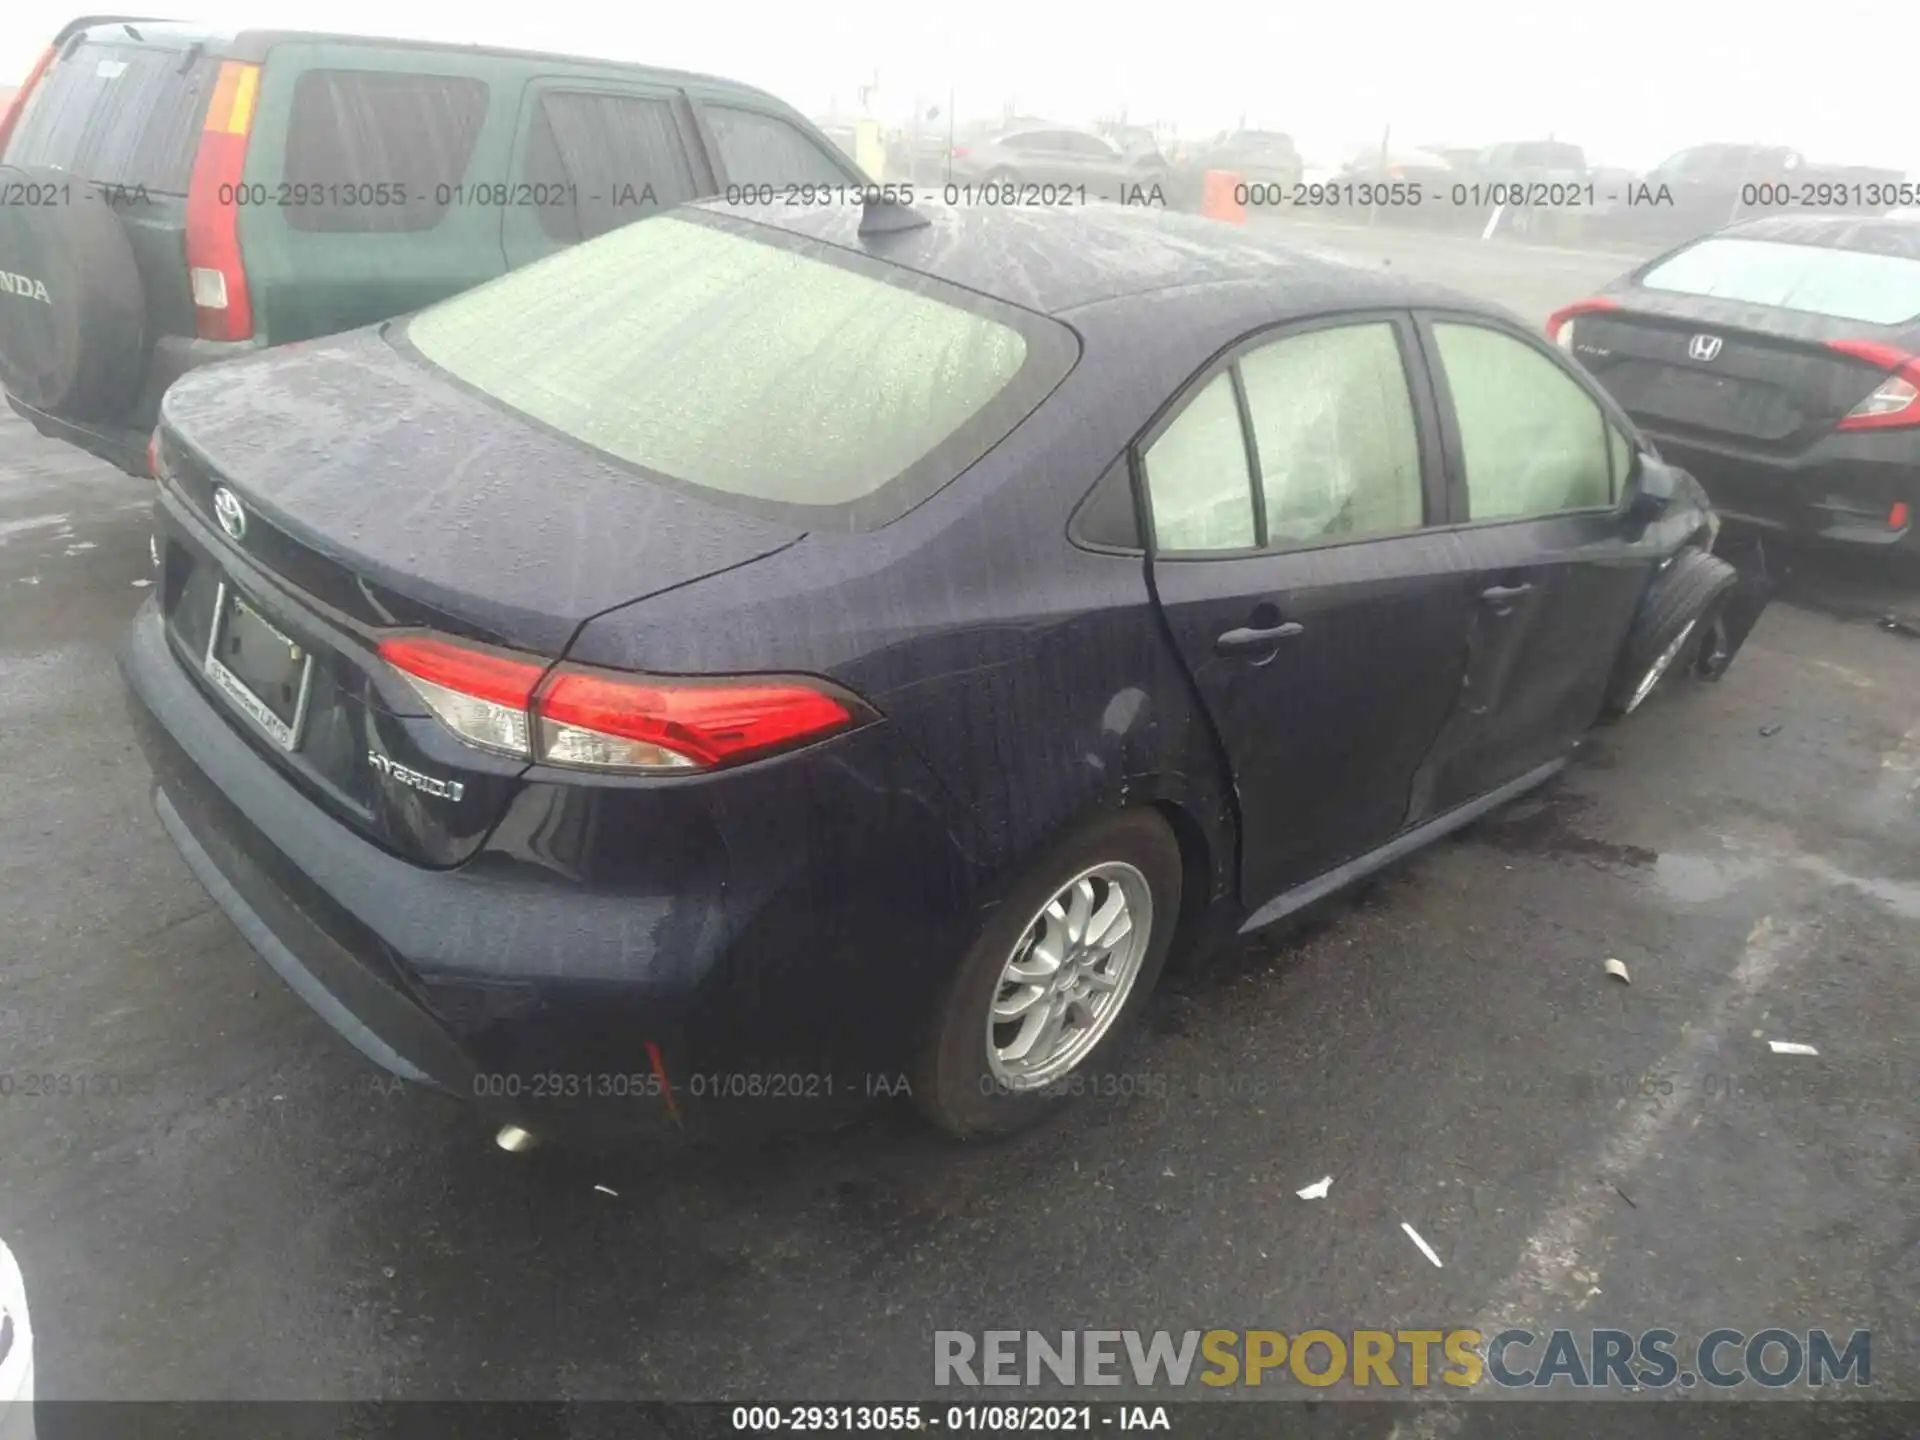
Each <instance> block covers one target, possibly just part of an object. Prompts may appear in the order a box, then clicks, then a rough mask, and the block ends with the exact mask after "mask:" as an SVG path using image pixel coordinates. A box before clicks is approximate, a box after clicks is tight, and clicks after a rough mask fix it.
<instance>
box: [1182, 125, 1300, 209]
mask: <svg viewBox="0 0 1920 1440" xmlns="http://www.w3.org/2000/svg"><path fill="white" fill-rule="evenodd" d="M1209 170H1226V171H1230V172H1231V173H1233V174H1235V175H1238V176H1239V177H1240V179H1241V181H1242V182H1243V183H1245V184H1246V186H1247V188H1248V202H1247V203H1248V208H1249V210H1261V209H1265V210H1269V211H1272V212H1273V213H1276V214H1283V213H1287V212H1288V211H1290V210H1291V208H1292V201H1293V199H1294V195H1293V187H1294V186H1295V185H1298V184H1299V183H1300V177H1301V170H1302V166H1301V162H1300V152H1299V151H1298V150H1297V149H1296V148H1295V147H1294V143H1293V137H1292V136H1291V135H1288V134H1286V133H1284V132H1282V131H1279V130H1226V131H1222V132H1221V133H1220V134H1218V135H1216V136H1214V137H1213V138H1212V139H1211V140H1208V141H1204V142H1202V143H1201V144H1199V145H1196V146H1194V147H1193V148H1192V149H1191V150H1189V151H1188V152H1187V153H1186V155H1185V156H1184V157H1183V160H1182V163H1181V164H1180V165H1179V166H1178V167H1177V168H1176V172H1175V176H1174V186H1175V188H1176V191H1177V192H1178V194H1179V196H1180V197H1181V199H1182V201H1183V202H1184V203H1187V204H1197V203H1198V202H1199V199H1200V194H1201V190H1202V187H1203V186H1204V184H1205V179H1206V173H1207V171H1209ZM1256 187H1257V188H1256Z"/></svg>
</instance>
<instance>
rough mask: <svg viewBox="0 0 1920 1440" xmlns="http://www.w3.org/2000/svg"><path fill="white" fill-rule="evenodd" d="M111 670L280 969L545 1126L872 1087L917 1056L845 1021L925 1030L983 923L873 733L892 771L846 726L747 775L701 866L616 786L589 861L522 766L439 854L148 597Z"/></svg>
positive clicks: (193, 863) (412, 1064)
mask: <svg viewBox="0 0 1920 1440" xmlns="http://www.w3.org/2000/svg"><path fill="white" fill-rule="evenodd" d="M121 668H122V671H123V673H124V675H125V678H126V681H127V684H128V687H129V690H130V692H131V697H132V701H133V703H132V704H131V706H130V709H131V711H132V714H133V719H134V723H135V730H136V733H137V734H138V736H139V739H140V743H141V745H142V748H143V749H144V751H145V752H146V755H147V757H148V759H149V762H150V763H151V765H152V768H153V772H154V787H155V807H156V809H157V810H158V812H159V814H160V818H161V821H162V823H163V825H164V826H165V828H166V830H167V833H168V835H169V836H170V838H172V839H173V841H174V843H175V844H176V845H177V846H178V847H179V849H180V851H181V854H182V855H183V857H184V858H185V859H186V861H187V863H188V865H189V866H190V867H191V868H192V869H193V871H194V873H195V874H196V876H198V878H199V879H200V881H201V883H202V884H203V885H204V886H205V887H206V889H207V891H208V893H209V894H210V895H211V896H212V898H213V899H214V900H215V901H216V902H217V903H218V904H219V905H220V907H221V908H222V909H223V910H224V911H225V912H226V913H227V915H228V917H229V918H230V919H231V920H232V921H233V923H234V925H235V927H236V928H237V929H238V930H239V931H240V932H241V934H242V935H243V936H244V937H245V938H246V939H247V941H248V942H249V943H250V944H251V945H252V946H253V948H254V949H255V950H256V951H257V952H258V953H259V954H260V956H261V957H262V958H263V959H264V960H265V961H266V962H267V964H268V965H269V966H271V967H272V968H273V969H274V970H275V971H276V972H277V973H278V974H279V975H280V976H281V977H282V978H283V979H284V980H285V981H286V983H287V984H288V985H289V986H290V987H291V988H292V989H293V990H294V991H295V993H297V994H299V995H300V996H301V998H303V999H304V1000H306V1001H307V1003H308V1004H309V1005H310V1006H311V1007H312V1008H313V1010H314V1011H315V1012H316V1013H317V1014H318V1015H320V1016H321V1018H323V1019H325V1020H326V1021H327V1022H328V1024H329V1025H331V1026H332V1027H333V1028H334V1029H335V1030H336V1031H338V1032H339V1033H340V1034H341V1035H342V1036H343V1037H344V1038H346V1039H347V1040H348V1041H349V1042H350V1043H351V1044H353V1045H354V1046H355V1048H357V1049H358V1050H359V1051H360V1052H361V1053H362V1054H363V1055H365V1056H366V1057H367V1058H369V1059H370V1060H372V1061H373V1062H374V1063H375V1064H377V1065H379V1066H380V1067H381V1068H382V1069H384V1070H386V1071H387V1072H388V1073H390V1074H392V1075H395V1076H398V1077H400V1078H403V1079H407V1080H411V1081H415V1082H418V1083H424V1084H428V1085H432V1086H435V1087H437V1088H439V1089H442V1090H445V1091H448V1092H450V1093H452V1094H454V1095H457V1096H460V1097H462V1098H466V1099H470V1100H473V1101H476V1102H478V1103H479V1104H480V1105H481V1106H482V1107H483V1108H485V1109H488V1110H492V1111H497V1112H500V1113H502V1114H503V1115H505V1116H508V1117H511V1118H515V1119H518V1120H521V1121H523V1123H527V1125H528V1128H530V1129H535V1130H536V1131H543V1132H544V1131H551V1130H553V1129H555V1128H557V1127H560V1126H564V1127H565V1128H577V1127H579V1126H580V1125H581V1124H582V1123H583V1122H584V1123H585V1124H586V1125H587V1127H588V1128H592V1129H595V1130H615V1131H625V1130H631V1129H636V1128H642V1129H644V1128H647V1127H648V1126H650V1125H657V1124H659V1123H660V1122H662V1121H664V1120H670V1119H676V1118H681V1117H682V1116H683V1115H685V1114H692V1113H696V1112H699V1111H701V1110H713V1109H716V1108H720V1109H735V1108H738V1107H733V1106H728V1105H725V1104H716V1103H713V1102H715V1101H719V1102H725V1101H730V1100H747V1101H753V1102H755V1104H754V1105H753V1108H754V1110H755V1111H756V1112H757V1113H758V1112H766V1113H771V1112H775V1111H779V1112H783V1113H785V1112H791V1111H792V1110H793V1109H795V1108H802V1109H816V1108H819V1107H818V1106H816V1105H814V1104H813V1103H812V1102H816V1101H823V1100H824V1101H830V1102H840V1101H855V1100H858V1099H859V1098H860V1097H861V1095H862V1093H863V1092H864V1093H865V1094H869V1095H870V1094H873V1093H877V1092H876V1091H875V1089H874V1088H873V1087H872V1086H871V1085H870V1084H866V1083H864V1082H865V1081H867V1080H868V1079H870V1077H871V1075H872V1074H874V1073H883V1074H891V1073H894V1072H895V1070H896V1068H897V1067H899V1066H902V1065H904V1064H905V1063H906V1062H907V1059H908V1057H907V1056H906V1055H904V1054H899V1053H895V1052H893V1051H891V1050H889V1049H886V1048H884V1047H882V1048H877V1049H872V1050H868V1049H864V1048H862V1046H861V1045H860V1044H857V1043H852V1044H850V1043H847V1042H848V1041H849V1040H850V1039H852V1040H855V1041H857V1040H859V1039H861V1038H862V1037H865V1038H867V1039H871V1038H872V1037H875V1036H883V1037H890V1038H889V1040H888V1043H889V1044H891V1043H892V1041H894V1040H911V1039H912V1038H914V1031H915V1026H914V1025H913V1023H912V1021H913V1019H914V1018H915V1017H916V1014H917V1012H918V1010H919V1008H920V1005H921V1004H922V1003H923V1002H924V1000H925V999H926V997H927V996H928V995H929V994H930V993H932V991H933V990H934V988H935V987H936V986H937V985H938V983H939V981H940V980H942V979H943V978H944V976H945V975H946V974H947V973H948V970H949V968H950V965H951V963H952V962H953V961H954V960H955V959H957V957H958V955H959V954H960V953H961V952H962V951H963V950H964V948H965V945H966V943H967V938H968V935H969V929H970V926H969V924H968V923H967V917H968V916H969V915H970V914H971V910H972V899H971V893H972V892H971V889H970V886H969V885H968V883H967V880H966V874H967V871H966V867H965V866H964V865H963V864H962V862H961V860H960V856H959V852H958V851H957V849H955V848H954V845H953V841H952V838H951V836H950V835H947V834H945V832H944V829H943V826H942V823H941V820H940V816H939V814H938V813H936V812H932V811H929V810H928V809H927V807H926V806H925V805H924V803H922V799H921V798H920V797H915V796H913V795H911V794H910V793H908V792H909V791H910V788H911V786H912V784H913V777H912V775H910V774H908V773H906V772H905V770H903V769H901V768H899V764H900V762H898V761H897V760H896V759H894V758H893V757H896V756H897V755H898V748H897V747H896V746H895V745H894V744H893V742H891V741H888V740H882V739H878V738H876V739H875V740H874V741H873V742H872V744H871V747H870V748H869V749H868V750H867V751H866V752H864V758H865V759H866V760H868V761H874V760H875V757H879V762H878V763H877V768H876V767H875V766H872V765H868V764H862V763H860V762H861V759H862V756H861V755H857V754H850V753H847V752H848V751H851V750H852V747H851V746H848V747H847V751H843V752H841V758H840V761H839V763H822V764H821V765H819V766H817V767H815V772H817V773H810V774H809V776H808V778H807V780H806V781H805V783H804V786H803V787H802V796H803V798H804V800H805V802H807V803H805V804H803V805H800V806H796V805H794V804H793V803H792V801H793V799H794V798H795V797H793V796H792V795H789V796H788V797H787V801H786V803H779V797H778V796H776V795H769V794H766V793H764V792H760V793H757V794H749V795H745V796H744V797H743V798H742V799H741V801H740V804H739V809H738V812H737V814H735V815H734V816H732V817H731V818H730V819H729V821H728V822H727V824H726V825H723V827H722V829H721V832H720V834H719V836H718V850H717V852H716V855H715V857H714V863H713V864H711V865H708V864H706V863H705V862H704V860H703V862H702V863H701V864H700V865H697V866H689V865H688V864H687V863H686V857H685V856H683V855H681V856H662V854H661V853H660V851H659V849H658V847H657V846H649V845H646V844H643V843H635V844H631V845H629V844H627V843H625V840H626V838H627V832H625V831H624V830H623V828H622V824H621V812H620V811H619V810H618V809H617V808H612V807H608V808H603V810H602V812H601V813H600V814H599V815H598V816H597V818H596V819H595V820H594V821H592V822H590V823H588V824H587V826H586V829H585V831H584V832H583V833H584V834H587V835H591V834H593V833H595V832H598V833H600V835H601V837H602V839H603V840H605V841H608V842H610V843H611V844H612V853H610V855H608V856H603V857H599V859H600V860H604V861H605V863H603V864H598V870H599V873H597V874H595V875H594V877H593V878H592V879H590V880H589V879H587V878H585V877H586V875H588V874H589V873H592V869H591V868H590V867H588V866H587V865H586V864H584V863H583V861H581V860H566V859H564V857H565V855H566V845H567V843H568V836H569V832H571V831H572V830H574V829H576V828H578V827H577V825H576V824H574V823H570V821H569V818H568V816H567V815H566V814H565V812H564V811H563V810H562V808H561V807H560V806H559V805H558V804H557V803H556V800H555V794H554V790H555V787H552V786H549V785H544V784H541V783H538V782H537V781H536V780H533V779H530V780H529V781H528V782H527V783H526V784H525V788H524V789H523V792H522V800H521V801H520V802H517V803H516V805H515V806H514V807H512V808H510V809H509V810H508V813H507V815H506V816H505V817H504V818H503V819H502V820H501V821H500V823H499V825H498V826H497V827H496V830H495V835H494V838H493V839H492V840H491V841H490V842H489V843H488V846H487V847H486V848H485V849H484V850H483V851H482V852H481V853H480V854H479V855H477V856H476V857H475V858H474V859H473V860H471V861H469V862H468V863H467V864H465V865H463V866H460V867H458V868H455V869H441V870H435V869H428V868H424V867H422V866H418V865H415V864H412V863H410V862H408V861H406V860H403V859H401V858H399V857H398V856H395V855H392V854H390V853H388V852H387V851H385V850H383V849H381V848H380V847H379V846H377V845H375V844H373V843H371V842H370V841H368V840H365V839H363V838H361V837H360V836H359V835H358V834H356V833H355V832H353V831H352V830H350V829H349V828H347V827H346V826H345V825H343V824H341V823H340V822H338V821H336V820H334V819H333V818H332V817H331V816H329V815H327V814H325V813H324V812H323V811H321V810H320V809H319V808H318V807H317V806H316V805H315V804H314V803H313V802H312V801H310V800H309V799H307V798H306V796H305V795H304V794H302V793H301V792H300V791H298V790H297V789H296V788H295V787H294V785H293V783H292V782H291V781H290V780H289V779H288V778H287V777H286V776H285V775H284V774H283V773H282V771H281V770H280V769H279V768H278V767H277V766H276V765H274V764H273V763H271V762H270V761H269V760H268V759H267V758H266V757H265V756H264V755H263V754H261V753H260V752H259V751H257V750H256V749H255V748H254V745H253V744H252V743H251V742H250V741H248V740H246V739H244V738H243V737H242V735H241V734H240V732H239V730H238V729H237V728H236V727H235V725H234V724H233V723H232V722H231V720H230V719H229V717H228V716H227V715H226V714H225V713H223V711H222V710H221V708H220V707H219V706H218V705H217V704H216V703H215V702H214V701H213V700H212V699H211V698H210V697H209V696H208V695H207V694H206V693H205V692H204V691H203V690H202V689H201V687H200V686H199V685H198V684H197V683H196V681H195V680H194V679H193V678H192V677H191V676H189V674H188V673H187V671H186V670H185V669H184V668H183V667H182V666H181V664H180V663H179V661H178V660H177V659H176V658H175V655H174V653H173V650H172V648H171V646H170V644H169V642H168V640H167V638H166V633H165V630H164V627H163V623H162V620H161V616H160V612H159V608H158V605H157V603H156V602H153V601H150V602H149V603H148V604H147V605H146V606H144V607H143V608H142V610H141V611H140V613H139V615H138V616H137V617H136V619H135V621H134V624H133V626H132V629H131V631H130V632H129V634H128V636H127V639H126V641H125V643H124V645H123V647H122V650H121ZM880 728H882V729H884V728H885V727H880ZM848 738H849V739H850V740H851V739H855V738H857V737H848ZM911 763H912V764H914V765H917V764H918V762H917V761H915V762H911ZM889 764H891V765H894V766H895V768H894V769H893V770H891V771H888V769H887V768H886V767H887V765H889ZM744 775H745V772H740V777H736V778H741V777H744ZM753 783H758V784H766V783H770V782H769V781H768V780H766V779H765V778H764V777H763V778H762V779H761V780H760V781H758V782H753ZM791 789H792V782H789V790H791ZM642 794H643V792H642V791H641V790H639V789H636V788H628V789H626V790H624V791H622V792H621V796H622V798H621V799H620V800H619V803H623V804H632V803H634V802H635V800H636V797H639V796H641V795H642ZM756 800H760V801H762V802H764V803H754V802H755V801H756ZM783 812H786V814H785V815H783ZM823 814H824V815H827V816H829V817H833V819H834V820H835V821H841V822H844V825H842V824H840V823H835V824H833V829H832V833H831V834H827V833H824V832H822V831H820V830H819V829H818V828H815V827H817V826H818V823H819V817H820V816H821V815H823ZM789 817H790V818H789ZM915 817H918V819H917V820H916V818H915ZM580 818H581V817H578V816H575V817H573V820H575V821H577V820H579V819H580ZM632 834H633V836H634V838H635V839H636V841H639V840H644V838H645V837H644V835H643V834H642V833H641V832H637V831H636V832H632ZM682 843H683V845H685V846H698V847H703V846H704V844H705V842H703V841H702V839H701V838H700V837H698V836H696V835H695V834H693V833H691V832H689V833H687V834H686V835H684V836H683V839H682ZM543 858H544V859H545V860H546V861H547V862H549V863H546V864H541V863H539V862H540V861H541V860H542V859H543ZM596 863H598V862H596ZM568 872H572V873H568ZM696 873H697V874H701V875H704V876H705V877H706V878H704V879H700V880H698V881H697V882H687V881H685V879H684V877H686V876H688V875H689V874H696ZM662 875H665V876H670V877H675V878H674V879H673V881H672V883H671V884H667V885H664V886H663V885H662V884H661V883H660V877H661V876H662ZM899 907H906V908H905V913H903V910H902V908H899ZM662 1070H664V1072H665V1074H666V1077H667V1081H668V1083H669V1084H670V1085H671V1086H672V1087H673V1088H672V1096H673V1103H672V1104H671V1105H669V1104H668V1097H667V1095H666V1094H664V1093H663V1087H662V1085H661V1083H660V1071H662ZM756 1077H758V1078H756ZM761 1101H766V1102H780V1101H791V1102H794V1103H793V1104H791V1105H782V1104H776V1103H766V1104H762V1103H758V1102H761ZM597 1102H605V1103H597ZM836 1108H837V1107H836ZM561 1111H564V1112H566V1116H565V1119H564V1120H561V1119H560V1117H559V1113H558V1112H561Z"/></svg>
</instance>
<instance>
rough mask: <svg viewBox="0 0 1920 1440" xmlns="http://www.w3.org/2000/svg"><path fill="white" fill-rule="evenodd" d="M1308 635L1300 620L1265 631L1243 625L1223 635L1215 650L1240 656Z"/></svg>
mask: <svg viewBox="0 0 1920 1440" xmlns="http://www.w3.org/2000/svg"><path fill="white" fill-rule="evenodd" d="M1306 633H1307V627H1306V626H1304V625H1302V624H1301V623H1300V622H1299V621H1298V620H1289V621H1287V622H1286V624H1284V625H1270V626H1268V627H1266V628H1265V629H1256V628H1255V627H1253V626H1251V625H1242V626H1241V627H1240V628H1239V629H1237V630H1229V631H1227V632H1226V633H1225V634H1223V635H1221V637H1220V638H1219V639H1218V640H1215V641H1214V642H1213V648H1214V651H1215V653H1217V654H1220V655H1240V654H1244V653H1246V652H1247V651H1249V650H1265V649H1267V648H1268V647H1269V646H1271V645H1276V644H1278V643H1279V642H1280V641H1282V640H1291V639H1293V637H1294V636H1296V635H1304V634H1306Z"/></svg>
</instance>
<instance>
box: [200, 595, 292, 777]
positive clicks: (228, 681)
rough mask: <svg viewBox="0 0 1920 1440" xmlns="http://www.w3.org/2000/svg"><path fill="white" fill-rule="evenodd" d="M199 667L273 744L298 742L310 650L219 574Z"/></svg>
mask: <svg viewBox="0 0 1920 1440" xmlns="http://www.w3.org/2000/svg"><path fill="white" fill-rule="evenodd" d="M203 668H204V669H205V671H206V675H207V679H208V680H210V681H212V682H213V686H214V688H215V689H217V690H218V691H219V692H220V693H221V694H222V695H224V696H226V697H227V699H228V700H230V701H232V702H233V706H234V708H235V709H236V710H238V711H239V712H240V713H241V714H242V715H245V716H246V717H247V718H248V719H249V720H251V721H253V723H254V724H256V725H258V726H259V727H260V728H261V729H262V730H263V731H265V732H266V734H267V736H268V738H269V739H271V740H272V741H273V742H274V743H275V744H276V745H279V746H280V747H281V748H282V749H283V750H292V749H295V748H297V747H298V746H299V744H300V731H301V728H302V726H304V724H305V723H306V718H307V700H308V698H309V696H310V695H311V694H312V691H313V655H312V654H311V653H310V652H309V651H308V650H307V649H306V648H305V647H304V646H302V645H300V644H298V643H297V642H295V641H294V640H293V639H292V638H291V637H290V636H288V635H286V634H285V633H283V632H282V631H280V630H279V629H277V628H275V627H274V626H273V624H271V623H270V622H269V621H268V620H267V619H266V618H265V617H264V616H263V615H261V614H260V612H259V611H258V610H257V609H255V608H254V607H253V606H252V605H251V604H249V603H248V602H247V599H246V597H245V596H243V595H241V594H240V593H239V591H237V590H235V589H234V588H233V587H232V586H231V585H229V584H227V582H226V581H225V580H222V581H221V582H220V585H219V588H218V589H217V590H216V591H215V592H214V598H213V625H212V627H211V630H210V633H209V634H208V636H207V653H206V658H205V661H204V665H203Z"/></svg>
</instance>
